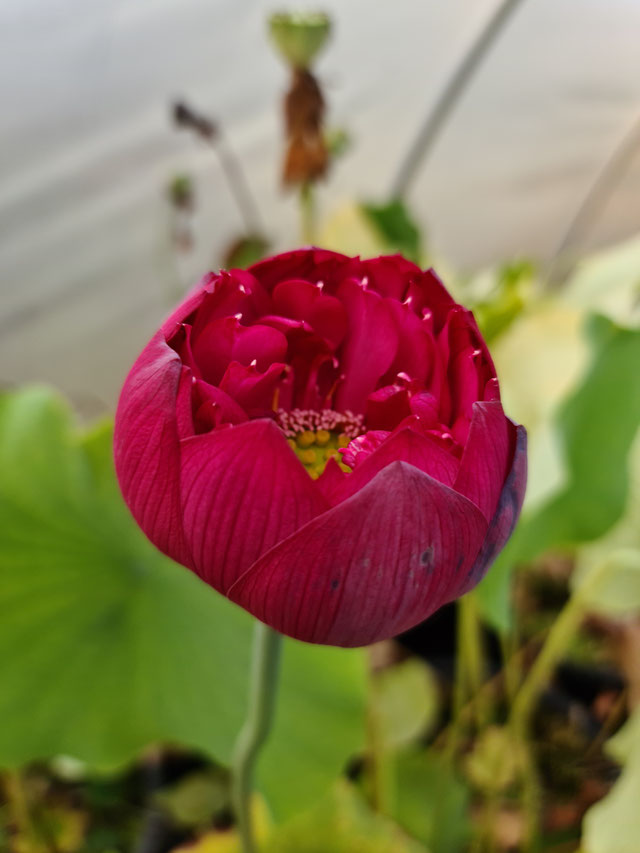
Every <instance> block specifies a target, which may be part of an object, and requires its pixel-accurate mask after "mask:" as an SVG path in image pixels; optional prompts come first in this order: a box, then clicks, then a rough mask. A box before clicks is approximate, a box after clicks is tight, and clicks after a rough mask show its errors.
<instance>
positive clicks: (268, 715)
mask: <svg viewBox="0 0 640 853" xmlns="http://www.w3.org/2000/svg"><path fill="white" fill-rule="evenodd" d="M281 651H282V635H281V634H279V633H278V632H277V631H274V630H272V629H271V628H269V627H267V626H266V625H263V623H262V622H256V626H255V629H254V645H253V660H252V665H251V681H250V689H249V708H248V712H247V718H246V720H245V723H244V726H243V727H242V730H241V731H240V734H239V735H238V740H237V742H236V746H235V750H234V756H233V762H232V765H231V796H232V801H233V807H234V812H235V816H236V821H237V826H238V833H239V835H240V841H241V844H242V851H243V853H256V851H257V849H258V848H257V846H256V840H255V833H254V830H253V825H252V819H251V794H252V791H253V776H254V767H255V763H256V759H257V757H258V754H259V752H260V749H261V747H262V746H263V744H264V743H265V741H266V740H267V738H268V736H269V732H270V730H271V725H272V723H273V717H274V712H275V704H276V695H277V686H278V674H279V670H280V657H281Z"/></svg>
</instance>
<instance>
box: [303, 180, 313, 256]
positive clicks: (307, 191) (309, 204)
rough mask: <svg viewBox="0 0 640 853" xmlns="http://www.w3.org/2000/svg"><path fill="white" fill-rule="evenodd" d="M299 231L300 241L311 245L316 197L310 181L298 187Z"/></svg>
mask: <svg viewBox="0 0 640 853" xmlns="http://www.w3.org/2000/svg"><path fill="white" fill-rule="evenodd" d="M300 233H301V236H302V243H303V245H305V246H312V245H313V244H314V243H315V240H316V198H315V192H314V189H313V184H312V183H311V181H305V182H304V183H303V184H302V186H301V187H300Z"/></svg>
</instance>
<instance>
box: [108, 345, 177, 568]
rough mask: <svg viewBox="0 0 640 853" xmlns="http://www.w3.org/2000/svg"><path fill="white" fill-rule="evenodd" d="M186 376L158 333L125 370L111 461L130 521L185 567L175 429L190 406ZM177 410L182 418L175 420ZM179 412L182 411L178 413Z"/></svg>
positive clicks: (175, 355) (174, 355)
mask: <svg viewBox="0 0 640 853" xmlns="http://www.w3.org/2000/svg"><path fill="white" fill-rule="evenodd" d="M190 385H191V373H190V371H188V370H186V369H183V368H182V365H181V362H180V358H179V356H178V355H177V353H175V352H174V351H173V350H172V349H171V348H170V347H169V346H167V344H166V343H165V341H164V337H163V335H162V332H158V333H157V334H156V335H155V336H154V337H153V338H152V340H151V341H150V343H149V344H148V345H147V346H146V347H145V349H144V350H143V352H142V354H141V355H140V357H139V358H138V360H137V361H136V363H135V364H134V365H133V367H132V368H131V371H130V373H129V375H128V377H127V379H126V381H125V384H124V387H123V389H122V392H121V394H120V400H119V403H118V410H117V413H116V421H115V433H114V456H115V463H116V472H117V474H118V480H119V481H120V488H121V490H122V494H123V495H124V499H125V501H126V502H127V504H128V506H129V509H130V510H131V512H132V514H133V516H134V518H135V519H136V521H137V522H138V524H139V525H140V527H141V528H142V529H143V530H144V532H145V533H146V534H147V536H148V537H149V539H151V541H152V542H153V543H154V544H155V545H156V546H157V547H158V548H160V550H161V551H163V552H164V553H165V554H168V555H169V556H170V557H173V559H174V560H177V561H178V562H180V563H184V564H185V565H188V566H191V565H192V561H191V555H190V553H189V550H188V548H187V547H186V545H185V540H184V536H183V530H182V516H181V510H180V444H179V440H178V423H179V422H180V424H181V427H182V426H185V425H186V423H187V421H188V417H187V415H188V414H189V412H187V408H188V407H189V406H190V402H189V395H190ZM177 408H180V410H181V414H182V415H184V417H182V416H181V417H180V418H178V416H177ZM182 409H184V410H185V411H184V412H182Z"/></svg>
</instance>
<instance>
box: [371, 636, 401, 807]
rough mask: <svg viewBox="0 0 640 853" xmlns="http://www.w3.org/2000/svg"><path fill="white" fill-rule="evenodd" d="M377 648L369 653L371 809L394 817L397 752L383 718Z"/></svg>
mask: <svg viewBox="0 0 640 853" xmlns="http://www.w3.org/2000/svg"><path fill="white" fill-rule="evenodd" d="M372 650H373V647H370V649H369V652H370V655H369V702H368V708H367V735H368V738H367V740H368V744H367V746H368V761H367V764H368V770H369V774H368V776H369V785H370V797H371V807H372V808H373V810H374V811H376V812H378V813H379V814H384V815H387V816H391V815H393V814H394V811H395V789H396V779H395V766H394V756H393V750H392V748H391V747H390V746H389V744H388V743H387V742H386V740H385V731H384V726H383V723H382V721H381V718H380V710H379V709H380V676H379V674H378V672H377V671H376V669H375V666H374V663H373V660H372V658H373V654H372Z"/></svg>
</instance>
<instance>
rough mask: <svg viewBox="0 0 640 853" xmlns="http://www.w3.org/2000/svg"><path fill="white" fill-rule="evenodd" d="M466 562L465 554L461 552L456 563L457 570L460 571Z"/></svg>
mask: <svg viewBox="0 0 640 853" xmlns="http://www.w3.org/2000/svg"><path fill="white" fill-rule="evenodd" d="M463 563H464V554H460V556H459V557H458V562H457V563H456V572H459V571H460V568H461V566H462V564H463Z"/></svg>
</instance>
